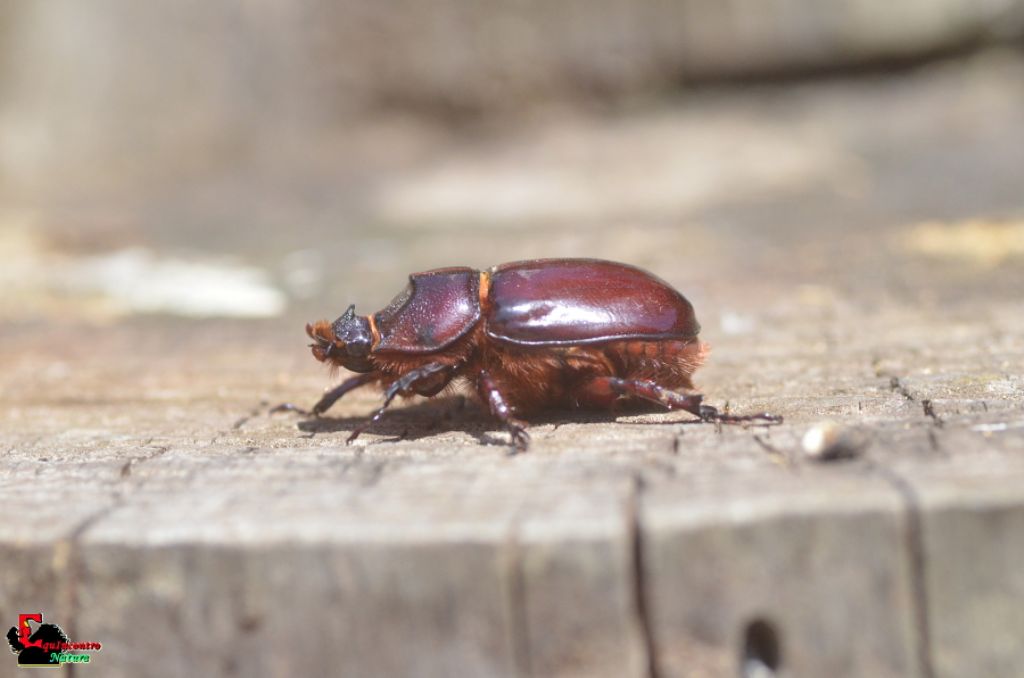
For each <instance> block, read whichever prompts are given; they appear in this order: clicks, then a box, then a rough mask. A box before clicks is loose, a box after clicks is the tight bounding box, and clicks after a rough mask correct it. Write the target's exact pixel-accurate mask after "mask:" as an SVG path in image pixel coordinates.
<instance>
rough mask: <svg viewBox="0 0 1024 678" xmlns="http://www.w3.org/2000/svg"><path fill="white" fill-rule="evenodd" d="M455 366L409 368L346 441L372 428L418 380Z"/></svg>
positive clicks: (438, 364) (440, 364)
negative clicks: (393, 401)
mask: <svg viewBox="0 0 1024 678" xmlns="http://www.w3.org/2000/svg"><path fill="white" fill-rule="evenodd" d="M455 368H456V365H448V364H445V363H427V364H426V365H424V366H423V367H417V368H416V369H414V370H409V371H408V372H406V373H405V374H403V375H402V376H401V377H399V378H398V379H396V380H395V381H394V382H392V384H391V385H390V386H388V389H387V391H385V392H384V404H383V405H381V406H380V408H379V409H378V410H377V411H376V412H374V413H373V416H372V417H370V419H369V420H368V421H367V422H366V423H364V424H362V425H361V426H357V427H356V429H355V430H354V431H352V433H351V434H350V435H349V437H348V440H347V441H346V442H349V443H351V442H352V441H353V440H355V439H356V438H358V437H359V434H361V433H362V432H363V431H365V430H366V429H368V428H370V426H372V425H373V424H374V422H376V421H378V420H379V419H380V418H381V417H383V416H384V410H386V409H387V408H388V405H390V404H391V401H392V400H394V399H395V397H396V396H398V395H399V394H402V393H409V392H410V391H412V390H413V389H415V387H416V384H417V382H422V381H426V380H429V379H430V378H432V377H434V376H435V375H436V374H438V373H439V372H444V371H448V372H454V371H455Z"/></svg>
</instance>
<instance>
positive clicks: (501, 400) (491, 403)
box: [476, 370, 530, 452]
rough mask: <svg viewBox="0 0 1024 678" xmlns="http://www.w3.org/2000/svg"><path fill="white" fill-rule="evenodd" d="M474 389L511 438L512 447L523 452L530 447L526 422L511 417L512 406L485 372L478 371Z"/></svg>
mask: <svg viewBox="0 0 1024 678" xmlns="http://www.w3.org/2000/svg"><path fill="white" fill-rule="evenodd" d="M476 388H477V391H478V392H479V393H480V397H481V398H482V399H483V401H484V402H485V403H487V405H488V407H489V408H490V410H491V414H493V415H494V416H495V417H497V418H498V419H500V420H501V423H503V424H504V425H505V427H506V428H508V432H509V434H510V435H511V436H512V445H513V446H514V447H515V449H516V450H518V451H520V452H523V451H525V450H526V448H527V447H529V445H530V434H529V433H527V432H526V422H524V421H521V420H519V419H516V418H515V417H514V416H513V410H512V406H511V405H509V403H508V401H507V400H506V399H505V396H504V395H503V394H502V392H501V390H500V389H499V388H498V384H497V383H496V382H495V381H494V378H493V377H492V376H491V375H490V373H489V372H488V371H487V370H480V373H479V374H478V375H477V378H476Z"/></svg>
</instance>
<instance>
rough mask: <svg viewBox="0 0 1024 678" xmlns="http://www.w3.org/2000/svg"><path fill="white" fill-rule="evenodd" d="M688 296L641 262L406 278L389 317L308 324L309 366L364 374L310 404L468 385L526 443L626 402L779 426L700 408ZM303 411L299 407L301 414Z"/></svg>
mask: <svg viewBox="0 0 1024 678" xmlns="http://www.w3.org/2000/svg"><path fill="white" fill-rule="evenodd" d="M699 331H700V326H699V325H698V323H697V319H696V317H695V315H694V312H693V306H692V305H691V304H690V302H689V301H687V300H686V298H685V297H684V296H683V295H682V294H680V293H679V292H677V291H676V290H675V289H673V288H672V287H670V286H669V285H668V284H667V283H665V282H664V281H662V280H660V279H658V278H657V277H655V276H653V275H651V274H650V273H647V272H646V271H643V270H641V269H639V268H635V267H633V266H628V265H626V264H620V263H615V262H611V261H602V260H598V259H537V260H531V261H518V262H513V263H508V264H503V265H501V266H496V267H494V268H491V269H489V270H486V271H478V270H475V269H472V268H465V267H454V268H440V269H436V270H432V271H426V272H424V273H414V274H412V275H410V276H409V284H408V286H407V287H406V288H405V290H404V291H402V292H401V293H400V294H399V295H398V296H397V297H395V298H394V300H393V301H392V302H391V303H390V304H388V305H387V307H386V308H384V310H382V311H379V312H377V313H375V314H373V315H370V316H361V315H356V313H355V307H354V306H349V307H348V309H347V310H346V311H345V312H344V313H343V314H342V315H341V317H340V318H338V319H337V320H335V321H334V322H333V323H332V322H328V321H326V320H321V321H319V322H315V323H312V324H308V325H306V333H307V334H308V335H309V336H310V338H312V339H313V341H314V343H313V344H311V345H310V347H311V348H312V351H313V356H314V357H316V359H317V360H319V361H321V362H326V363H330V364H332V365H334V366H337V367H344V368H346V369H348V370H350V371H352V372H355V373H356V375H355V376H353V377H351V378H350V379H348V380H347V381H344V382H343V383H341V384H340V385H339V386H337V387H335V388H333V389H331V390H330V391H328V392H327V393H326V394H325V395H324V396H323V398H321V399H320V401H319V402H318V403H316V405H314V407H313V410H312V411H313V414H315V415H317V416H319V415H321V414H323V413H324V412H326V411H327V410H328V408H330V407H331V405H333V404H334V403H335V402H336V401H337V400H338V399H339V398H341V397H342V396H343V395H345V394H346V393H348V392H349V391H352V390H353V389H355V388H358V387H360V386H364V385H367V384H379V385H381V386H382V387H383V388H384V393H385V396H384V404H383V405H382V406H381V407H380V409H378V410H377V411H376V412H375V413H374V414H373V416H372V417H371V418H370V419H369V420H368V421H367V422H366V423H365V424H363V425H362V426H360V427H358V428H356V429H355V430H354V431H353V432H352V434H351V435H350V436H349V438H348V441H349V442H351V441H352V440H354V439H355V438H356V437H357V436H358V435H359V434H360V433H361V432H363V431H364V430H365V429H366V428H367V427H368V426H370V425H371V424H372V423H373V422H375V421H377V420H378V419H380V417H381V416H382V415H383V414H384V410H385V409H386V408H387V406H388V405H389V404H390V403H391V402H392V401H393V400H394V399H395V397H396V396H398V395H412V394H418V395H421V396H433V395H436V394H437V393H439V392H440V391H441V390H442V389H444V388H445V387H446V386H447V385H448V384H450V383H451V382H452V381H453V380H456V379H461V380H464V381H467V382H469V384H470V385H471V386H472V387H473V390H475V392H476V393H477V394H478V395H479V397H480V399H481V400H482V401H483V402H484V403H485V404H486V405H487V407H488V408H489V409H490V411H491V413H492V414H493V415H494V416H495V417H497V418H498V419H499V420H501V422H502V423H503V424H504V425H505V426H506V427H507V428H508V430H509V432H510V434H511V436H512V442H513V444H514V445H515V446H516V447H517V448H519V449H524V448H525V447H526V446H527V445H528V443H529V435H528V434H527V432H526V424H525V422H524V421H522V420H521V419H519V418H518V417H519V416H521V415H523V414H527V413H529V412H536V411H539V410H547V409H553V408H568V409H576V408H584V409H610V408H611V407H612V406H613V404H615V403H617V402H618V401H621V400H633V401H636V400H641V401H651V402H654V403H657V404H659V405H661V406H663V407H665V408H667V409H670V410H674V409H681V410H685V411H687V412H690V413H692V414H694V415H696V416H697V417H699V418H700V419H701V420H703V421H710V422H721V423H742V422H761V423H765V424H774V423H778V422H780V421H781V420H782V418H781V417H778V416H776V415H772V414H767V413H759V414H752V415H732V414H727V413H722V412H719V411H718V410H717V409H716V408H714V407H711V406H708V405H704V404H703V403H702V398H703V396H702V395H701V394H700V393H698V392H696V391H695V390H694V387H693V383H692V381H691V379H690V377H691V375H692V374H693V373H694V371H695V370H696V369H697V368H698V367H700V366H701V364H702V363H703V362H704V359H705V357H706V355H707V353H708V346H707V344H705V343H703V342H701V341H700V340H699V339H698V338H697V335H698V332H699ZM296 409H297V408H296Z"/></svg>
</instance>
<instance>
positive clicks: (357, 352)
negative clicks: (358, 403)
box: [306, 305, 373, 372]
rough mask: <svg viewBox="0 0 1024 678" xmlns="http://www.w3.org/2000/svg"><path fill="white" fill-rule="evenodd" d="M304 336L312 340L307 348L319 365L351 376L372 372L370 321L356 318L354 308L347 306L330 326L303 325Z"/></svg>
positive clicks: (327, 323) (320, 322)
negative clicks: (336, 368) (333, 367)
mask: <svg viewBox="0 0 1024 678" xmlns="http://www.w3.org/2000/svg"><path fill="white" fill-rule="evenodd" d="M306 334H308V335H309V338H310V339H312V340H313V343H312V344H310V345H309V347H310V348H311V349H312V350H313V357H314V358H316V359H317V360H319V361H320V362H330V363H331V364H333V365H337V366H338V367H344V368H345V369H347V370H351V371H353V372H370V371H372V370H373V363H372V362H371V361H370V348H371V347H372V345H373V333H372V332H371V331H370V319H369V318H367V317H366V316H364V315H356V307H355V305H352V306H349V307H348V310H346V311H345V313H343V314H342V316H341V317H340V318H338V319H337V320H335V321H334V322H333V323H329V322H327V321H326V320H321V321H319V322H315V323H313V324H307V325H306Z"/></svg>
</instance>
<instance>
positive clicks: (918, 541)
mask: <svg viewBox="0 0 1024 678" xmlns="http://www.w3.org/2000/svg"><path fill="white" fill-rule="evenodd" d="M870 468H871V469H872V470H873V471H875V472H876V473H877V474H878V475H879V476H881V477H882V478H883V479H884V480H885V481H886V482H888V483H889V484H890V485H891V486H892V487H893V489H895V490H896V492H897V494H899V496H900V499H901V501H902V502H903V507H904V515H905V516H906V531H905V533H904V538H905V546H906V549H907V556H908V558H909V559H910V579H911V580H910V586H911V598H912V600H911V603H912V606H913V610H912V611H913V615H914V627H915V631H916V638H915V641H916V647H915V654H916V656H917V662H918V666H919V668H920V670H921V678H935V668H934V665H933V660H932V634H931V622H930V606H929V601H928V581H927V574H928V568H927V562H926V557H925V548H924V528H923V526H922V524H921V515H922V508H921V501H920V497H919V496H918V494H917V490H915V489H914V487H913V485H911V484H910V483H909V482H908V481H907V480H906V478H904V477H903V476H901V475H900V474H898V473H896V472H895V471H892V470H891V469H888V468H885V467H882V466H877V465H874V464H872V465H871V466H870Z"/></svg>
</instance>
